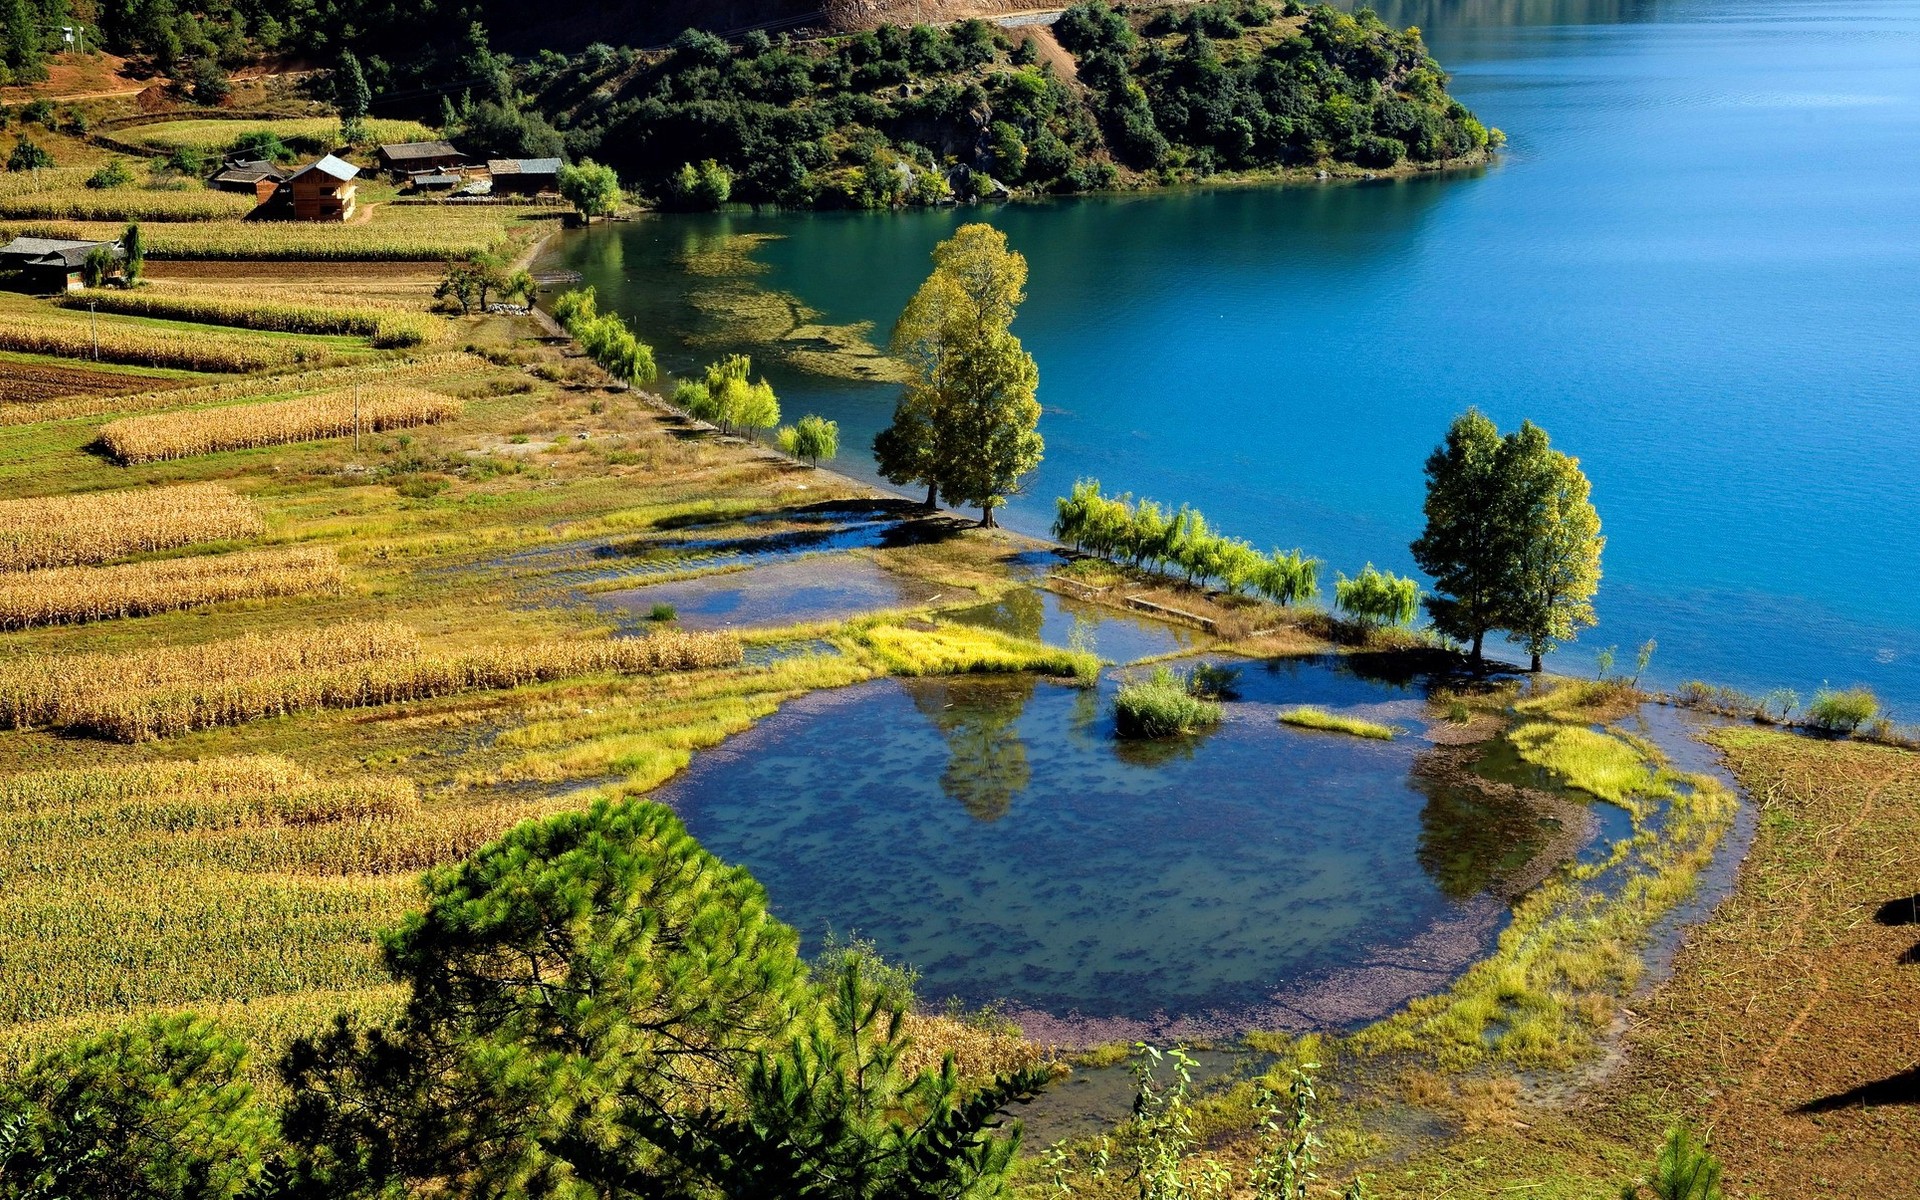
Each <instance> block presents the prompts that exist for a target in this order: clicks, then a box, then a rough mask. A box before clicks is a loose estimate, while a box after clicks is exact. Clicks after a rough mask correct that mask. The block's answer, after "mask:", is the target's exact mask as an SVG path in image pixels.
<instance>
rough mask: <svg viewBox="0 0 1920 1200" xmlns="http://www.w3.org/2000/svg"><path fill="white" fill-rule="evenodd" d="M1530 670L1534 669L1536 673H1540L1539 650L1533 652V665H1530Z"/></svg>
mask: <svg viewBox="0 0 1920 1200" xmlns="http://www.w3.org/2000/svg"><path fill="white" fill-rule="evenodd" d="M1528 670H1530V671H1532V672H1533V673H1534V674H1535V675H1538V674H1539V673H1540V652H1539V651H1538V650H1535V651H1534V652H1533V666H1531V667H1529V668H1528Z"/></svg>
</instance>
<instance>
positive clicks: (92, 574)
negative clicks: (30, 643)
mask: <svg viewBox="0 0 1920 1200" xmlns="http://www.w3.org/2000/svg"><path fill="white" fill-rule="evenodd" d="M342 578H343V576H342V573H341V570H340V560H339V559H338V557H336V556H335V554H334V552H333V551H332V550H331V549H329V548H326V547H318V546H293V547H285V548H276V549H271V550H248V551H241V552H239V553H236V554H215V555H202V556H198V557H194V558H172V559H160V560H157V561H154V562H141V563H127V564H125V565H123V566H117V567H49V568H46V569H44V570H38V571H27V572H25V573H23V574H18V575H0V629H27V628H31V627H33V626H36V625H60V624H78V623H80V622H83V621H105V620H111V619H113V618H116V617H140V616H147V615H149V614H152V613H162V612H172V611H174V610H175V609H182V608H196V607H199V606H200V605H203V604H218V603H220V602H222V601H227V600H264V599H267V598H270V597H273V596H297V595H305V594H308V593H313V592H324V591H332V590H335V589H337V588H338V587H339V586H340V584H341V580H342Z"/></svg>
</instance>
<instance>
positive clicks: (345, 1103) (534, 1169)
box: [283, 801, 814, 1197]
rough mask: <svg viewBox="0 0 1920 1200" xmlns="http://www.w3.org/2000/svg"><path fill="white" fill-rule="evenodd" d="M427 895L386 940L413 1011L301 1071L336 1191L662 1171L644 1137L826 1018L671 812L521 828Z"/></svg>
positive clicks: (763, 913)
mask: <svg viewBox="0 0 1920 1200" xmlns="http://www.w3.org/2000/svg"><path fill="white" fill-rule="evenodd" d="M425 889H426V907H425V911H423V912H420V913H417V914H415V915H413V916H412V917H410V918H408V920H407V921H406V923H405V924H404V925H402V926H401V927H400V928H399V929H398V930H397V931H395V932H394V933H392V934H391V935H389V936H388V937H387V939H386V961H387V966H388V969H389V970H390V971H391V972H392V974H393V976H394V977H395V979H397V980H398V981H400V982H401V983H402V984H404V985H405V986H406V988H407V990H408V999H407V1002H406V1006H405V1009H404V1010H403V1012H402V1014H401V1015H400V1016H399V1017H398V1018H397V1019H396V1020H395V1021H394V1023H392V1024H391V1025H389V1026H386V1027H382V1028H373V1029H365V1028H358V1027H355V1026H354V1025H352V1024H351V1023H348V1022H346V1021H345V1020H344V1019H343V1020H342V1022H341V1023H340V1024H339V1025H337V1026H336V1028H335V1029H334V1030H333V1032H332V1033H331V1034H329V1035H326V1036H323V1037H320V1038H317V1039H312V1040H308V1041H304V1042H301V1043H299V1044H297V1045H296V1046H295V1047H294V1049H293V1051H292V1052H291V1053H290V1055H289V1057H288V1060H287V1064H286V1067H285V1075H286V1079H287V1082H288V1084H289V1091H290V1094H291V1096H292V1101H291V1103H290V1106H289V1108H288V1110H287V1112H286V1114H285V1117H284V1119H283V1126H284V1128H285V1130H286V1134H287V1136H288V1138H289V1139H290V1140H291V1141H292V1142H294V1143H295V1144H296V1145H298V1146H299V1147H301V1149H302V1150H303V1151H304V1153H305V1157H306V1158H307V1160H308V1165H307V1170H308V1171H309V1173H310V1174H311V1175H312V1176H313V1182H314V1183H315V1185H316V1186H317V1187H320V1188H321V1189H323V1190H325V1191H326V1193H327V1194H337V1195H365V1194H375V1193H379V1194H385V1190H389V1189H394V1188H404V1187H406V1186H426V1187H441V1188H446V1189H450V1190H451V1192H452V1193H454V1194H460V1195H516V1196H525V1197H538V1196H557V1195H569V1196H570V1195H574V1194H576V1192H575V1191H574V1190H570V1189H575V1188H576V1186H577V1185H576V1184H574V1183H573V1182H572V1181H573V1179H574V1178H575V1177H576V1176H577V1175H578V1174H579V1173H580V1171H581V1170H582V1169H583V1166H584V1165H585V1164H587V1163H591V1164H592V1169H593V1170H594V1171H595V1172H599V1173H603V1174H604V1173H606V1172H609V1171H627V1172H650V1171H651V1170H652V1169H653V1165H654V1164H655V1162H656V1161H657V1160H658V1158H659V1154H658V1151H657V1150H654V1149H652V1148H650V1147H649V1146H647V1145H646V1144H644V1143H636V1142H635V1141H634V1139H633V1138H632V1136H631V1129H632V1125H633V1123H634V1122H636V1121H640V1120H642V1119H643V1118H645V1119H662V1120H664V1119H668V1118H671V1117H673V1116H674V1114H676V1113H678V1112H680V1111H681V1110H682V1109H683V1108H689V1107H692V1108H705V1107H708V1106H710V1105H714V1104H723V1103H725V1102H726V1101H727V1100H728V1099H729V1098H730V1097H733V1096H736V1095H737V1092H738V1080H739V1079H741V1078H742V1077H743V1076H744V1075H745V1073H746V1070H747V1069H748V1067H749V1066H750V1065H751V1063H752V1062H753V1061H754V1060H755V1056H756V1055H757V1054H758V1053H759V1052H761V1051H765V1050H768V1049H770V1048H772V1047H777V1046H779V1045H782V1044H784V1043H785V1042H786V1041H787V1040H788V1038H789V1037H790V1036H791V1035H793V1034H794V1033H795V1032H796V1031H797V1030H799V1029H800V1028H801V1027H802V1026H803V1024H806V1023H808V1022H805V1021H803V1018H804V1017H807V1016H808V1014H810V1013H811V1012H812V1011H813V1008H812V1006H813V1003H814V1001H813V998H812V993H811V990H810V988H809V987H808V985H807V982H806V968H805V966H804V964H803V963H802V961H801V960H800V957H799V955H798V952H797V944H798V939H797V937H796V935H795V933H794V932H793V930H791V929H790V928H788V927H787V926H785V925H782V924H781V923H780V922H778V921H776V920H774V919H773V918H772V917H771V916H770V915H768V912H767V906H766V894H765V892H763V891H762V890H761V888H760V885H759V884H758V883H756V882H755V881H754V880H753V878H752V876H750V875H748V874H747V873H746V872H745V871H744V870H741V869H739V868H735V867H728V866H726V865H725V864H723V863H721V862H720V861H719V860H717V859H715V858H714V857H713V856H712V855H710V854H708V853H707V852H706V851H705V850H704V849H702V848H701V847H700V846H699V844H698V843H696V842H695V841H694V840H693V838H692V837H691V836H690V835H688V833H687V831H686V829H685V828H684V827H683V826H682V825H681V824H680V821H679V819H678V818H676V817H675V816H674V815H673V813H672V812H670V811H669V810H667V809H666V808H664V807H662V806H660V805H657V804H651V803H645V802H638V801H622V802H604V801H603V802H600V803H598V804H595V805H594V806H593V807H592V808H590V809H588V810H586V811H584V812H572V813H564V814H560V815H557V816H554V817H550V818H547V819H546V820H542V821H532V822H528V823H525V824H522V825H520V826H517V827H516V828H514V829H513V830H511V831H510V832H508V833H507V834H506V835H505V836H504V837H502V838H501V839H500V840H499V841H497V842H494V843H492V844H490V845H488V846H486V847H484V848H482V849H481V850H480V851H479V852H477V853H476V854H475V855H474V856H473V857H472V858H470V859H468V860H467V861H466V862H464V863H461V864H459V865H457V866H452V867H446V868H442V869H440V870H437V871H435V872H432V873H431V874H429V875H428V876H427V879H426V883H425Z"/></svg>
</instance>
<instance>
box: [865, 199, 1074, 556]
mask: <svg viewBox="0 0 1920 1200" xmlns="http://www.w3.org/2000/svg"><path fill="white" fill-rule="evenodd" d="M933 264H934V266H933V273H932V274H931V275H929V276H928V277H927V280H926V282H925V283H923V284H921V285H920V289H919V290H918V291H917V292H915V293H914V295H913V298H912V299H911V300H909V301H908V302H907V307H906V311H905V312H903V313H902V314H901V316H900V320H899V322H898V323H897V324H896V325H895V326H894V331H893V352H894V354H895V356H896V357H898V358H899V359H900V360H901V361H902V362H903V363H905V364H906V367H907V369H908V372H909V378H908V381H907V385H906V391H905V393H904V394H903V395H902V397H901V399H900V402H899V404H898V405H897V406H896V407H895V410H894V420H893V423H892V424H891V425H890V426H889V427H888V428H887V429H885V430H883V431H882V432H881V433H880V434H879V436H877V437H876V438H875V439H874V454H875V457H876V458H877V459H878V461H879V466H880V471H881V474H882V475H884V476H886V478H887V479H889V480H890V481H892V482H894V483H896V484H902V485H907V484H925V485H926V486H927V499H928V503H929V504H932V503H933V501H934V500H935V499H936V497H938V498H944V499H945V500H946V501H947V503H949V504H958V505H965V506H968V507H977V508H979V509H980V510H981V519H980V523H981V524H982V525H986V526H991V525H993V523H994V520H993V510H994V509H996V508H998V507H999V506H1000V505H1002V504H1004V503H1005V502H1006V498H1007V496H1008V495H1010V494H1011V493H1013V492H1014V491H1016V490H1017V489H1018V487H1019V484H1020V477H1021V476H1022V475H1025V474H1026V473H1027V472H1029V471H1031V470H1032V469H1033V468H1034V467H1036V466H1038V465H1039V464H1040V456H1041V453H1042V451H1043V449H1044V446H1045V443H1044V442H1043V441H1042V440H1041V437H1040V434H1039V433H1038V432H1037V430H1036V428H1035V427H1036V426H1037V425H1038V424H1039V422H1040V402H1039V400H1038V399H1036V397H1035V392H1036V391H1037V389H1038V387H1039V383H1040V371H1039V368H1038V367H1037V366H1036V365H1035V364H1034V361H1033V356H1032V355H1030V354H1028V353H1027V352H1026V350H1025V348H1024V347H1022V346H1021V344H1020V339H1019V338H1017V337H1015V336H1014V335H1013V333H1012V332H1011V331H1010V329H1009V326H1011V325H1012V324H1013V318H1014V315H1015V313H1016V312H1017V311H1018V309H1019V306H1020V302H1021V301H1022V300H1024V299H1025V298H1026V292H1025V288H1026V282H1027V260H1026V258H1025V257H1024V256H1022V255H1021V254H1019V253H1018V252H1016V251H1013V250H1010V249H1008V248H1007V239H1006V235H1005V234H1003V233H1001V232H1000V231H999V230H997V229H995V228H993V227H992V226H991V225H986V224H973V225H963V226H961V227H960V228H959V229H958V230H957V231H956V232H955V233H954V235H953V236H952V237H950V238H948V239H947V240H946V241H944V242H941V243H940V244H939V245H938V246H936V247H935V248H934V251H933Z"/></svg>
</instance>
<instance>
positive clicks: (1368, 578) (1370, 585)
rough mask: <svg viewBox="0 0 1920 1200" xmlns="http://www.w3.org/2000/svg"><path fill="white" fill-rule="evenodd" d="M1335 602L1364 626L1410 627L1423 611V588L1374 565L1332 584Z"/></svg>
mask: <svg viewBox="0 0 1920 1200" xmlns="http://www.w3.org/2000/svg"><path fill="white" fill-rule="evenodd" d="M1333 598H1334V603H1335V604H1336V605H1338V606H1339V608H1340V611H1341V612H1343V613H1346V614H1347V616H1349V617H1351V618H1352V619H1353V620H1355V621H1358V622H1359V623H1360V624H1361V625H1364V626H1367V627H1369V628H1371V627H1377V626H1382V625H1411V624H1412V623H1413V618H1414V616H1415V615H1416V614H1417V613H1419V611H1420V585H1419V583H1417V582H1416V581H1414V580H1412V579H1406V578H1402V577H1401V576H1399V575H1395V574H1394V573H1393V572H1391V571H1382V570H1380V569H1379V568H1377V567H1375V566H1374V565H1373V564H1372V563H1368V564H1367V565H1366V568H1365V569H1364V570H1362V571H1361V572H1360V574H1358V575H1356V576H1355V577H1354V578H1352V579H1348V578H1347V577H1346V576H1345V575H1342V576H1341V577H1340V579H1339V581H1338V582H1336V583H1335V584H1334V585H1333Z"/></svg>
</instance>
